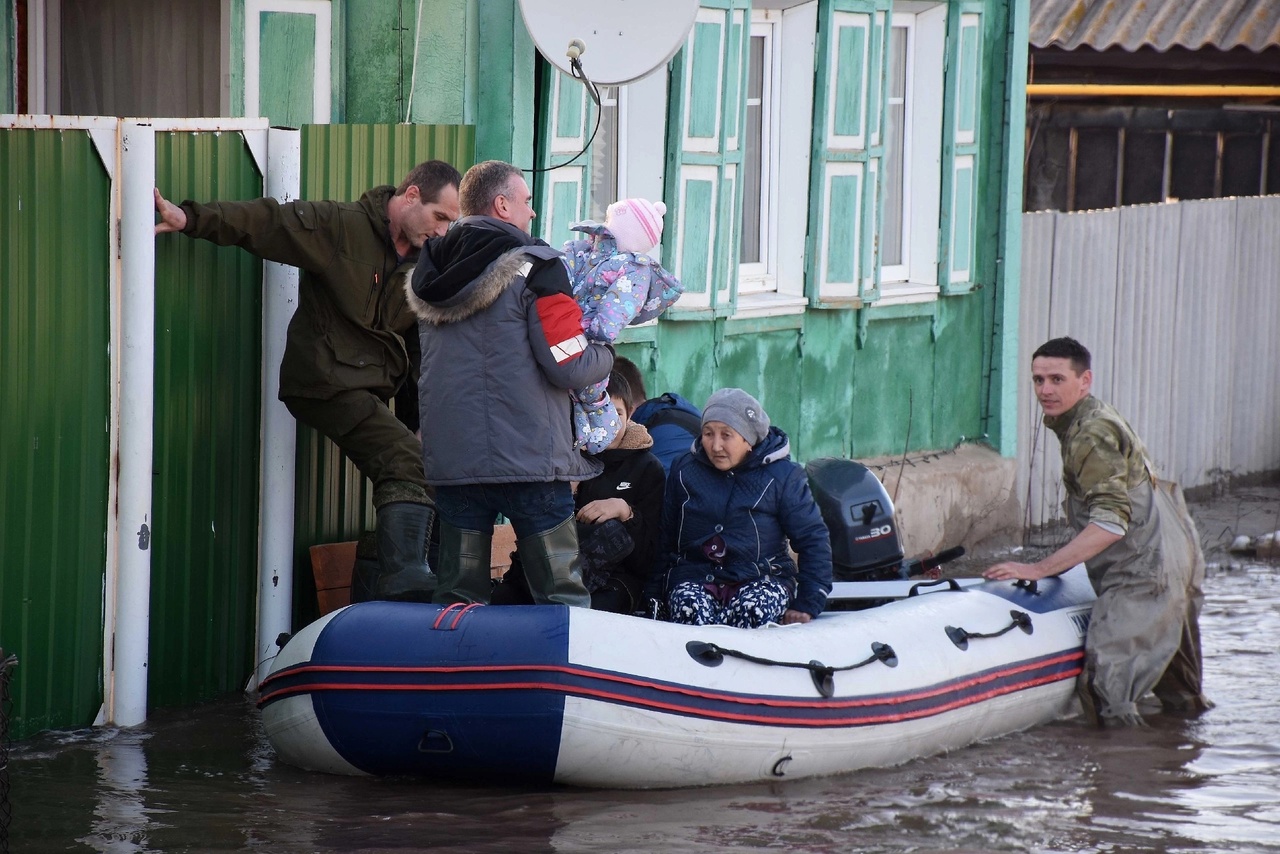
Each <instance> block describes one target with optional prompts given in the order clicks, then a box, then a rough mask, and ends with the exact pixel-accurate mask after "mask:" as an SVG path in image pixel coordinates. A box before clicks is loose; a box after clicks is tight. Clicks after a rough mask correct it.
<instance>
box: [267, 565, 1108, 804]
mask: <svg viewBox="0 0 1280 854" xmlns="http://www.w3.org/2000/svg"><path fill="white" fill-rule="evenodd" d="M846 585H848V586H850V587H855V586H856V587H857V588H859V590H860V591H862V592H859V593H857V594H855V595H864V596H865V595H873V596H875V597H877V598H881V599H890V600H891V601H888V602H887V603H886V604H880V605H877V606H876V607H870V608H863V609H861V610H851V611H840V610H833V611H828V612H827V613H824V614H823V615H822V616H821V617H819V618H818V619H816V620H813V621H812V622H810V623H807V624H804V625H795V626H770V627H766V628H762V629H755V630H745V629H735V628H729V627H724V626H713V627H696V626H683V625H675V624H671V623H663V622H658V621H654V620H648V619H644V618H641V617H631V616H623V615H617V614H608V613H601V612H597V611H589V610H584V609H576V608H575V609H570V608H567V607H564V606H558V605H556V606H549V605H541V606H515V607H487V606H476V605H471V606H465V607H464V606H449V607H439V606H435V605H425V604H411V603H395V602H366V603H362V604H358V605H352V606H349V607H347V608H343V609H341V610H338V611H335V612H333V613H331V614H328V615H325V616H324V617H322V618H321V619H320V620H318V621H316V622H315V623H313V624H311V625H310V626H307V627H306V628H304V629H302V630H301V631H299V632H298V633H297V634H296V635H295V636H294V637H293V638H292V639H290V640H289V641H288V643H287V644H286V645H285V646H284V648H283V649H282V650H281V652H280V653H279V655H278V656H277V658H276V661H275V663H274V666H273V668H272V671H271V673H270V675H269V677H268V678H266V679H264V680H263V682H262V684H261V686H260V695H259V701H258V702H259V705H260V707H261V709H262V716H263V722H264V724H265V728H266V733H267V736H268V738H269V739H270V741H271V743H272V745H274V747H275V750H276V752H277V753H278V754H279V756H280V758H281V759H282V760H283V761H285V762H287V763H289V764H291V765H296V766H299V767H302V768H307V769H314V770H318V771H327V772H332V773H336V774H379V775H382V774H390V775H401V774H409V775H423V776H427V777H430V778H432V779H439V780H444V779H457V780H483V781H494V782H500V783H506V784H512V783H534V784H548V783H562V784H570V785H575V786H591V787H608V788H650V787H678V786H701V785H710V784H721V783H740V782H748V781H754V780H777V779H779V778H786V779H792V778H799V777H809V776H814V775H824V774H838V773H842V772H847V771H852V770H855V769H858V768H864V767H871V766H886V765H894V764H898V763H901V762H905V761H907V760H910V759H913V758H916V757H921V756H927V755H930V754H935V753H939V752H942V751H947V750H952V749H955V748H959V747H963V746H965V745H968V744H971V743H973V742H977V741H982V740H984V739H990V738H993V737H996V736H1001V735H1005V734H1008V733H1013V732H1017V731H1019V730H1023V729H1026V728H1028V727H1031V726H1034V725H1036V724H1041V723H1045V722H1048V721H1052V720H1054V719H1056V718H1059V717H1062V716H1064V715H1066V714H1068V713H1070V712H1071V711H1072V710H1073V708H1074V703H1075V700H1074V686H1075V681H1076V676H1077V675H1078V674H1079V672H1080V669H1081V665H1082V662H1083V658H1084V650H1083V645H1084V635H1085V630H1086V628H1087V625H1088V619H1089V612H1090V608H1091V606H1092V604H1093V600H1094V594H1093V590H1092V588H1091V587H1090V584H1089V580H1088V578H1087V577H1086V575H1085V571H1084V569H1083V567H1076V568H1074V569H1072V570H1070V571H1069V572H1067V573H1065V574H1064V575H1062V576H1061V577H1058V578H1053V579H1046V580H1044V581H1040V582H1039V583H1038V584H1031V585H1019V584H1015V583H1012V582H978V581H976V580H973V581H971V582H966V583H965V584H961V583H960V582H957V581H955V580H945V581H943V582H930V583H924V584H917V585H912V584H911V583H910V582H908V581H900V582H895V581H881V582H865V583H850V582H846V583H845V584H837V590H836V591H835V594H833V595H840V594H841V588H842V587H845V586H846ZM876 585H879V586H876ZM903 588H906V589H907V590H909V592H911V594H912V595H903V593H904V590H903ZM867 591H870V592H869V593H868V592H867ZM899 597H900V598H899Z"/></svg>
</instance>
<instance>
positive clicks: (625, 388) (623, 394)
mask: <svg viewBox="0 0 1280 854" xmlns="http://www.w3.org/2000/svg"><path fill="white" fill-rule="evenodd" d="M609 397H619V398H622V399H623V400H624V401H626V403H627V409H629V410H631V411H632V412H635V409H636V405H635V401H634V399H633V398H632V396H631V383H629V382H627V377H626V375H625V374H623V373H622V372H621V371H619V370H618V366H617V365H614V368H613V370H612V371H610V372H609Z"/></svg>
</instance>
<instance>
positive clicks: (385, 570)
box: [373, 501, 436, 602]
mask: <svg viewBox="0 0 1280 854" xmlns="http://www.w3.org/2000/svg"><path fill="white" fill-rule="evenodd" d="M434 518H435V510H434V509H432V508H431V507H428V506H427V505H425V504H414V503H412V502H408V501H395V502H392V503H391V504H384V505H382V506H381V507H379V508H378V527H377V536H378V578H377V580H376V581H375V582H374V584H373V598H374V599H390V600H395V601H402V602H430V601H431V594H432V593H433V592H434V591H435V588H436V575H435V573H433V572H432V571H431V567H430V566H428V565H427V536H428V535H429V534H430V532H431V520H432V519H434Z"/></svg>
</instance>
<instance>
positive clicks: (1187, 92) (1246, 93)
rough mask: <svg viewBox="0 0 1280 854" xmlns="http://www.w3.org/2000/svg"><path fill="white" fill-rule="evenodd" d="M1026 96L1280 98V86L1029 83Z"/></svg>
mask: <svg viewBox="0 0 1280 854" xmlns="http://www.w3.org/2000/svg"><path fill="white" fill-rule="evenodd" d="M1027 94H1028V95H1030V96H1032V97H1036V96H1057V97H1060V98H1070V97H1104V98H1105V97H1113V96H1130V97H1154V98H1280V86H1211V85H1200V84H1182V85H1178V84H1162V83H1152V84H1143V83H1029V84H1027Z"/></svg>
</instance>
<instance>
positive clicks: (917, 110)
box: [880, 2, 946, 304]
mask: <svg viewBox="0 0 1280 854" xmlns="http://www.w3.org/2000/svg"><path fill="white" fill-rule="evenodd" d="M945 53H946V7H945V5H943V4H939V3H922V2H899V3H895V4H894V12H893V16H892V24H891V30H890V33H889V43H888V62H887V67H886V71H887V73H888V80H887V81H886V87H885V107H884V108H885V156H884V184H883V193H884V196H883V199H884V208H883V219H882V220H881V223H880V239H881V246H880V248H881V256H880V279H881V288H882V300H881V302H882V304H883V303H891V302H916V301H920V300H924V299H932V298H934V297H935V296H936V295H937V293H938V242H939V239H938V211H939V209H940V202H941V179H942V172H941V165H942V108H943V58H944V56H945Z"/></svg>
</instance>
